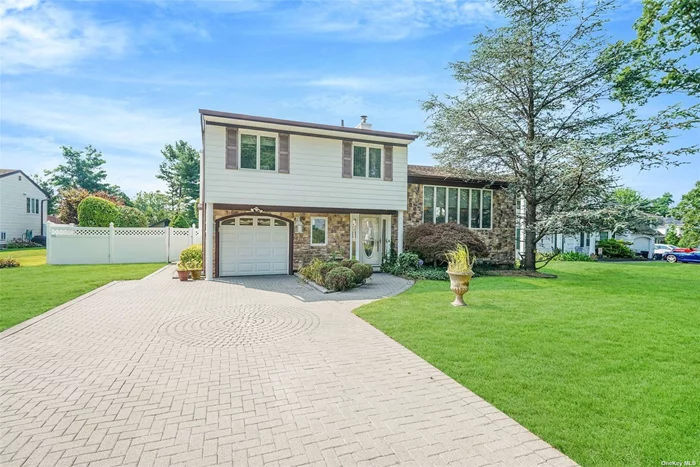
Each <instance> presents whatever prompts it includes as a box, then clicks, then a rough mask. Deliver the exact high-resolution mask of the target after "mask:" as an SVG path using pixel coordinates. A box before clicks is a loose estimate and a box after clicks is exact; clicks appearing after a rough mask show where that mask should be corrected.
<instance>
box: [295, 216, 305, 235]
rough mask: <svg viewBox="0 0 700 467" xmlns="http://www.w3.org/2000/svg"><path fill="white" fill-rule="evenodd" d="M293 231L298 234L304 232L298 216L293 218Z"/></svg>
mask: <svg viewBox="0 0 700 467" xmlns="http://www.w3.org/2000/svg"><path fill="white" fill-rule="evenodd" d="M294 231H295V232H296V233H298V234H300V233H304V224H302V222H301V218H300V217H299V216H297V217H295V218H294Z"/></svg>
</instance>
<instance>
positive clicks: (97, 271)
mask: <svg viewBox="0 0 700 467" xmlns="http://www.w3.org/2000/svg"><path fill="white" fill-rule="evenodd" d="M7 257H12V258H15V259H17V260H18V261H19V262H20V264H21V267H19V268H10V269H0V304H1V306H0V331H2V330H5V329H7V328H9V327H11V326H14V325H15V324H17V323H21V322H22V321H25V320H27V319H29V318H32V317H34V316H36V315H39V314H41V313H43V312H45V311H48V310H50V309H52V308H54V307H56V306H58V305H61V304H62V303H65V302H67V301H69V300H72V299H74V298H75V297H79V296H80V295H82V294H84V293H87V292H89V291H91V290H93V289H96V288H97V287H100V286H102V285H104V284H107V283H108V282H111V281H116V280H127V279H141V278H142V277H145V276H147V275H148V274H150V273H152V272H153V271H156V270H157V269H158V268H161V267H162V266H163V264H95V265H84V266H83V265H77V266H55V265H49V264H46V250H45V249H43V248H31V249H26V250H13V251H0V258H7Z"/></svg>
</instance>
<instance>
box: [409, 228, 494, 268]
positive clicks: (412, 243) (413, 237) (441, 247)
mask: <svg viewBox="0 0 700 467" xmlns="http://www.w3.org/2000/svg"><path fill="white" fill-rule="evenodd" d="M459 244H462V245H466V246H467V247H468V248H469V253H471V254H472V255H474V256H476V257H477V258H484V257H487V256H488V255H489V250H488V248H487V247H486V244H485V243H484V242H483V241H482V240H481V238H479V235H478V234H477V233H476V232H474V231H473V230H470V229H468V228H467V227H465V226H463V225H461V224H456V223H454V222H449V223H446V224H418V225H415V226H411V227H407V228H406V232H405V235H404V245H405V247H406V248H405V249H406V251H412V252H415V253H417V254H418V256H420V257H421V258H422V259H423V260H424V261H425V262H427V263H432V262H438V263H442V262H444V261H446V257H445V254H446V253H447V252H448V251H452V250H454V249H455V248H457V245H459Z"/></svg>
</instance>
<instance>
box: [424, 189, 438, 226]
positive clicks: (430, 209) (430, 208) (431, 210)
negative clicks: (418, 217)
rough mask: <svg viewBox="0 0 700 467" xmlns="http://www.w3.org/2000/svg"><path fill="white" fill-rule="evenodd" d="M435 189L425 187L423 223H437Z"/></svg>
mask: <svg viewBox="0 0 700 467" xmlns="http://www.w3.org/2000/svg"><path fill="white" fill-rule="evenodd" d="M434 203H435V187H432V186H426V187H423V222H425V223H428V224H432V223H433V222H435V217H434V215H435V204H434Z"/></svg>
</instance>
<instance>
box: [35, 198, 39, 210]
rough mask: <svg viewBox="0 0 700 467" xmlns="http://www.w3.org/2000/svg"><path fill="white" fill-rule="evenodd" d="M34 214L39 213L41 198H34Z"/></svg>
mask: <svg viewBox="0 0 700 467" xmlns="http://www.w3.org/2000/svg"><path fill="white" fill-rule="evenodd" d="M34 214H39V200H38V199H35V200H34Z"/></svg>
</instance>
